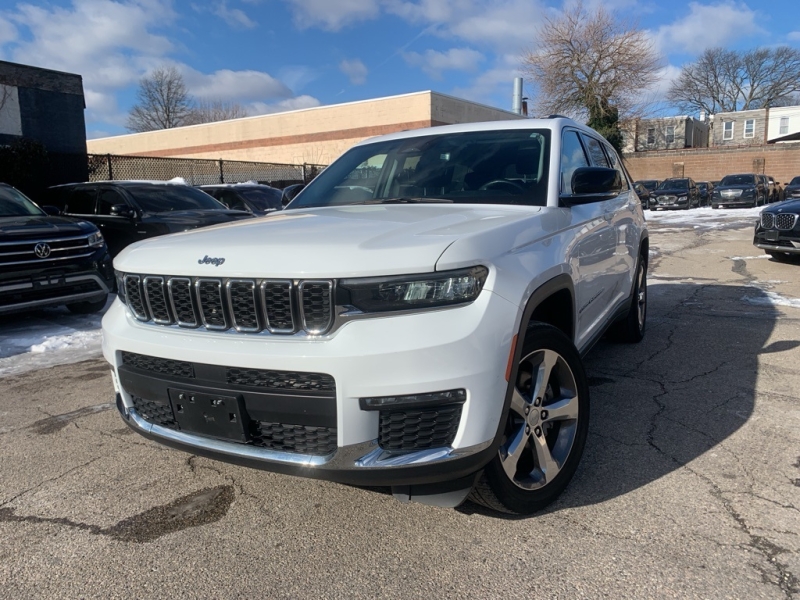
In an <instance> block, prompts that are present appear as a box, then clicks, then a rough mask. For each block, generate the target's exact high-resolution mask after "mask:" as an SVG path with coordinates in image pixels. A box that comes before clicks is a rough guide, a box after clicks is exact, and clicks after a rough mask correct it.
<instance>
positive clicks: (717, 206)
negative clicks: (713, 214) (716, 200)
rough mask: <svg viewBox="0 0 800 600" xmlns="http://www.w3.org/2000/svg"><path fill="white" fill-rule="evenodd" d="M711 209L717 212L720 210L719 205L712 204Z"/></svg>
mask: <svg viewBox="0 0 800 600" xmlns="http://www.w3.org/2000/svg"><path fill="white" fill-rule="evenodd" d="M711 208H712V209H714V210H717V209H718V208H719V204H712V205H711Z"/></svg>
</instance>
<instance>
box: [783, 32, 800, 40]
mask: <svg viewBox="0 0 800 600" xmlns="http://www.w3.org/2000/svg"><path fill="white" fill-rule="evenodd" d="M786 37H787V38H789V41H791V42H800V31H792V32H791V33H789V34H788V35H787V36H786Z"/></svg>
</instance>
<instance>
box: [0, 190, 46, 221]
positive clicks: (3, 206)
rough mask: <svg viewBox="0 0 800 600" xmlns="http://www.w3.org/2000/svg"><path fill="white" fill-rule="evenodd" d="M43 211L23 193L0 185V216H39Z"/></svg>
mask: <svg viewBox="0 0 800 600" xmlns="http://www.w3.org/2000/svg"><path fill="white" fill-rule="evenodd" d="M44 214H45V212H44V211H43V210H42V209H40V208H39V207H38V206H36V205H35V204H34V203H33V202H31V201H30V200H29V199H28V197H27V196H25V194H23V193H22V192H18V191H17V190H15V189H14V188H12V187H6V186H4V185H0V218H2V217H23V216H37V217H41V216H43V215H44Z"/></svg>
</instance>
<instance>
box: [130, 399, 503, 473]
mask: <svg viewBox="0 0 800 600" xmlns="http://www.w3.org/2000/svg"><path fill="white" fill-rule="evenodd" d="M118 408H119V404H118ZM123 408H124V410H125V412H124V413H123V417H126V418H127V419H128V423H129V424H130V425H131V426H132V427H133V428H134V429H138V430H140V431H142V432H143V433H146V434H150V435H152V436H155V437H160V438H163V439H165V440H169V441H171V442H174V443H178V444H181V445H182V446H186V447H187V448H195V449H198V450H207V451H212V452H217V453H219V454H223V455H226V456H229V457H231V458H245V459H251V460H257V461H260V462H263V463H266V464H269V463H273V464H282V465H291V466H298V467H308V468H311V469H319V470H321V471H343V470H362V469H365V470H366V469H369V468H371V467H372V468H381V469H384V468H387V467H406V466H419V465H425V464H431V463H441V462H443V461H447V460H453V459H457V458H462V457H464V456H468V455H470V454H475V453H477V452H480V451H482V450H485V449H486V448H488V447H489V446H490V445H491V443H492V440H488V441H486V442H483V443H482V444H477V445H475V446H470V447H468V448H459V449H454V448H432V449H430V450H420V451H417V452H410V453H406V454H393V453H390V452H386V451H385V450H383V449H381V448H380V447H379V446H378V441H377V440H371V441H368V442H362V443H360V444H352V445H350V446H342V447H339V448H338V449H337V450H336V452H334V453H332V454H328V455H327V456H313V455H308V454H294V453H291V452H279V451H276V450H268V449H266V448H257V447H255V446H248V445H246V444H238V443H235V442H224V441H221V440H216V439H214V438H208V437H203V436H198V435H192V434H188V433H183V432H181V431H175V430H174V429H169V428H167V427H162V426H161V425H155V424H153V423H149V422H147V421H145V420H144V419H143V418H142V417H141V416H139V414H138V413H137V412H136V409H134V408H128V407H127V406H123Z"/></svg>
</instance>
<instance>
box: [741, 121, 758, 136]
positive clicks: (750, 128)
mask: <svg viewBox="0 0 800 600" xmlns="http://www.w3.org/2000/svg"><path fill="white" fill-rule="evenodd" d="M755 132H756V120H755V119H747V121H745V122H744V137H746V138H751V137H753V136H754V135H755Z"/></svg>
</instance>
